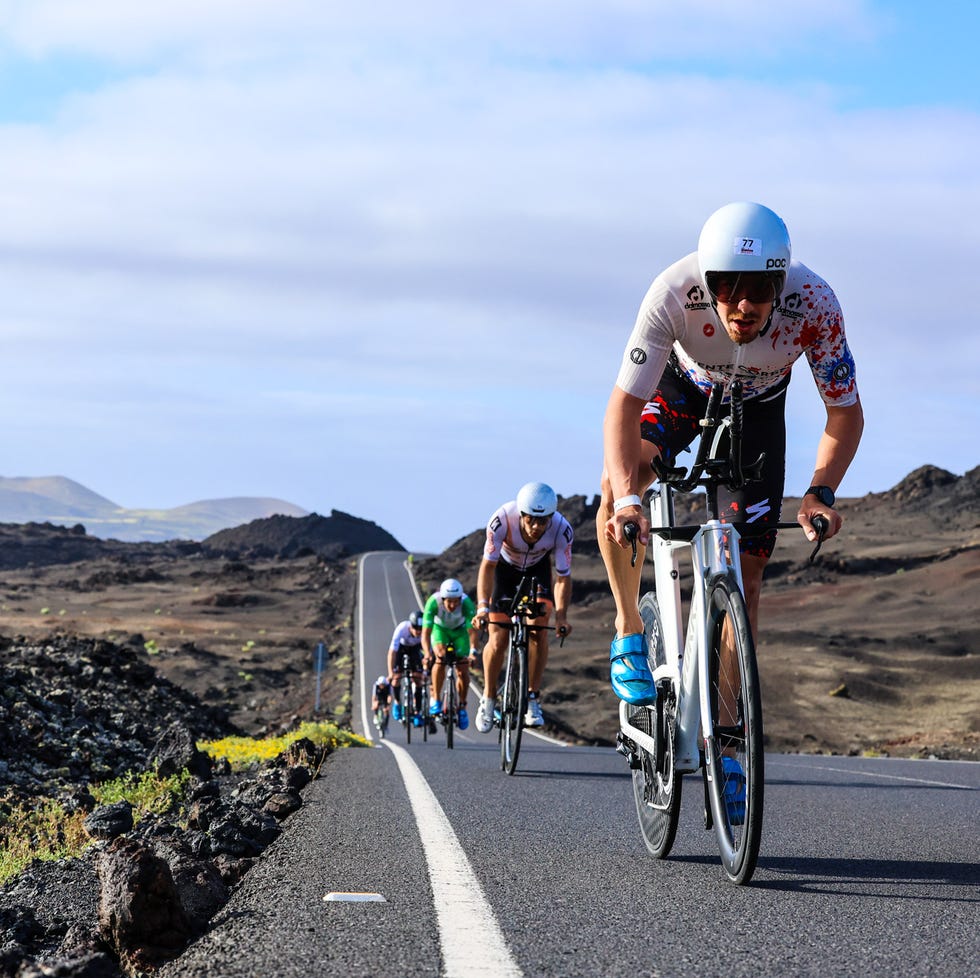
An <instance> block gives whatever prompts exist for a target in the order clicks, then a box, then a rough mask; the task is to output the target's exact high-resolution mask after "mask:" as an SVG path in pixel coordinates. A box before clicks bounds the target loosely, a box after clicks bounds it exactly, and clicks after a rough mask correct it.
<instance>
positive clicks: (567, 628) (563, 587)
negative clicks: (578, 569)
mask: <svg viewBox="0 0 980 978" xmlns="http://www.w3.org/2000/svg"><path fill="white" fill-rule="evenodd" d="M571 601H572V575H571V574H566V575H565V576H564V577H560V576H559V577H556V578H555V629H556V630H557V632H558V634H559V635H570V634H571V631H572V626H571V625H569V624H568V606H569V605H570V604H571Z"/></svg>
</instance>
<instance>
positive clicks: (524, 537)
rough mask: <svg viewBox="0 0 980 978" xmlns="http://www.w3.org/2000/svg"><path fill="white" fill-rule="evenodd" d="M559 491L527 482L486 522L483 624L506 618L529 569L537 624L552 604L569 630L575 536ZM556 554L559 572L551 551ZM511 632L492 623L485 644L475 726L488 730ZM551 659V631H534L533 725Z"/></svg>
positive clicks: (537, 722) (558, 623)
mask: <svg viewBox="0 0 980 978" xmlns="http://www.w3.org/2000/svg"><path fill="white" fill-rule="evenodd" d="M557 506H558V497H557V496H556V495H555V491H554V490H553V489H552V488H551V486H549V485H546V484H545V483H543V482H529V483H527V485H525V486H522V487H521V490H520V492H518V494H517V498H516V499H514V500H511V501H510V502H508V503H504V504H503V506H501V507H500V508H499V509H498V510H497V511H496V512H495V513H494V514H493V515H492V516H491V517H490V520H489V521H488V523H487V539H486V544H485V545H484V548H483V560H482V561H481V563H480V572H479V575H478V577H477V583H476V594H477V607H476V613H477V616H476V620H475V624H476V625H477V626H478V627H480V628H482V627H483V626H484V625H485V624H486V622H487V620H489V621H492V622H500V623H501V624H503V623H506V622H507V620H508V618H509V617H510V616H509V611H510V606H511V602H512V600H513V598H514V595H515V593H516V591H517V587H518V585H519V584H520V581H521V578H522V577H523V576H524V575H525V574H531V575H532V576H533V577H534V580H535V581H536V583H537V584H538V585H540V588H541V591H540V595H541V600H542V603H543V604H544V606H545V609H546V611H545V614H544V615H542V616H541V617H540V618H537V619H535V621H534V624H536V625H547V624H549V622H550V620H551V608H552V607H554V609H555V627H556V628H557V630H558V634H559V635H563V636H564V635H567V634H568V633H569V632H570V631H571V630H572V628H571V625H569V624H568V605H569V603H570V601H571V598H572V540H573V538H574V533H573V532H572V527H571V525H570V524H569V522H568V520H566V519H565V517H564V516H562V515H561V513H559V512H557ZM552 554H554V574H555V575H557V576H555V577H554V580H553V575H552V566H551V555H552ZM507 638H508V632H507V629H505V628H491V629H490V631H489V634H488V636H487V644H486V646H485V647H484V649H483V675H484V681H485V683H486V689H485V690H484V691H483V693H484V695H483V698H482V700H481V701H480V708H479V710H478V711H477V714H476V729H477V730H479V731H480V732H481V733H487V732H488V731H489V730H490V729H491V727H493V711H494V707H495V705H496V696H497V679H498V678H499V676H500V668H501V666H502V665H503V661H504V654H505V653H506V651H507ZM547 662H548V633H547V632H546V631H540V632H537V631H534V632H531V640H530V642H529V643H528V686H529V689H530V695H529V698H528V705H527V715H526V716H525V718H524V722H525V724H526V725H527V726H529V727H540V726H543V725H544V716H543V714H542V713H541V703H540V693H541V679H542V677H543V675H544V669H545V665H546V664H547Z"/></svg>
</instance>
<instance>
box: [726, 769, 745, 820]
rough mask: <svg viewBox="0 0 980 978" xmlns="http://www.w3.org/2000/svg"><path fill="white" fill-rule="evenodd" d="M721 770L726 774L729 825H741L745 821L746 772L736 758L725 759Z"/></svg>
mask: <svg viewBox="0 0 980 978" xmlns="http://www.w3.org/2000/svg"><path fill="white" fill-rule="evenodd" d="M721 769H722V770H723V771H724V772H725V808H726V809H727V810H728V823H729V824H730V825H741V824H742V823H743V822H744V821H745V772H744V771H743V770H742V765H741V764H739V763H738V761H736V760H735V758H734V757H723V758H722V759H721Z"/></svg>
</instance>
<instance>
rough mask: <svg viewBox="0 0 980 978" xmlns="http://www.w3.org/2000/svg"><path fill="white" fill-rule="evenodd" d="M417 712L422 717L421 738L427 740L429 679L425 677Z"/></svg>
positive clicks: (430, 718)
mask: <svg viewBox="0 0 980 978" xmlns="http://www.w3.org/2000/svg"><path fill="white" fill-rule="evenodd" d="M419 714H420V715H421V717H422V740H423V741H424V742H425V743H428V742H429V727H430V726H431V725H432V717H430V716H429V680H428V678H426V679H425V680H423V683H422V692H421V694H420V695H419Z"/></svg>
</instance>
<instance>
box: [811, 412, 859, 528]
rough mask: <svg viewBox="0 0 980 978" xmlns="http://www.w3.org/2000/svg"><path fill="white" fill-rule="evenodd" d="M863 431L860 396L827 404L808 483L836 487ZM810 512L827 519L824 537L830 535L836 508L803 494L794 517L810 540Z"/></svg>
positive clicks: (838, 521) (835, 521)
mask: <svg viewBox="0 0 980 978" xmlns="http://www.w3.org/2000/svg"><path fill="white" fill-rule="evenodd" d="M863 431H864V412H863V410H862V408H861V401H860V400H858V401H856V402H855V403H854V404H849V405H847V406H846V407H836V406H832V405H827V424H826V426H825V427H824V432H823V435H822V436H821V438H820V443H819V444H818V445H817V461H816V466H815V468H814V471H813V479H812V480H811V482H810V485H814V486H829V487H830V488H831V489H833V491H834V492H836V491H837V487H838V486H839V485H840V483H841V481H842V480H843V478H844V473H845V472H847V469H848V466H849V465H850V464H851V461H852V460H853V458H854V455H855V453H856V452H857V448H858V445H859V444H860V441H861V434H862V432H863ZM814 516H823V517H824V518H825V519H826V520H827V522H828V524H829V526H828V529H827V532H826V534H825V537H826V539H830V537H832V536H834V534H836V533H837V531H838V530H840V528H841V524H842V523H843V519H842V518H841V516H840V514H839V513H837V512H836V510H834V509H831V508H830V507H829V506H824V505H823V503H821V502H820V501H819V500H818V499H817V498H816V497H814V496H804V497H803V502H802V504H801V505H800V511H799V513H798V514H797V516H796V519H797V521H798V522H799V524H800V526H802V527H803V532H804V533H805V534H806V538H807V539H808V540H810V541H813V540H816V538H817V533H816V531H815V530H814V529H813V526H812V520H813V517H814Z"/></svg>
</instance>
